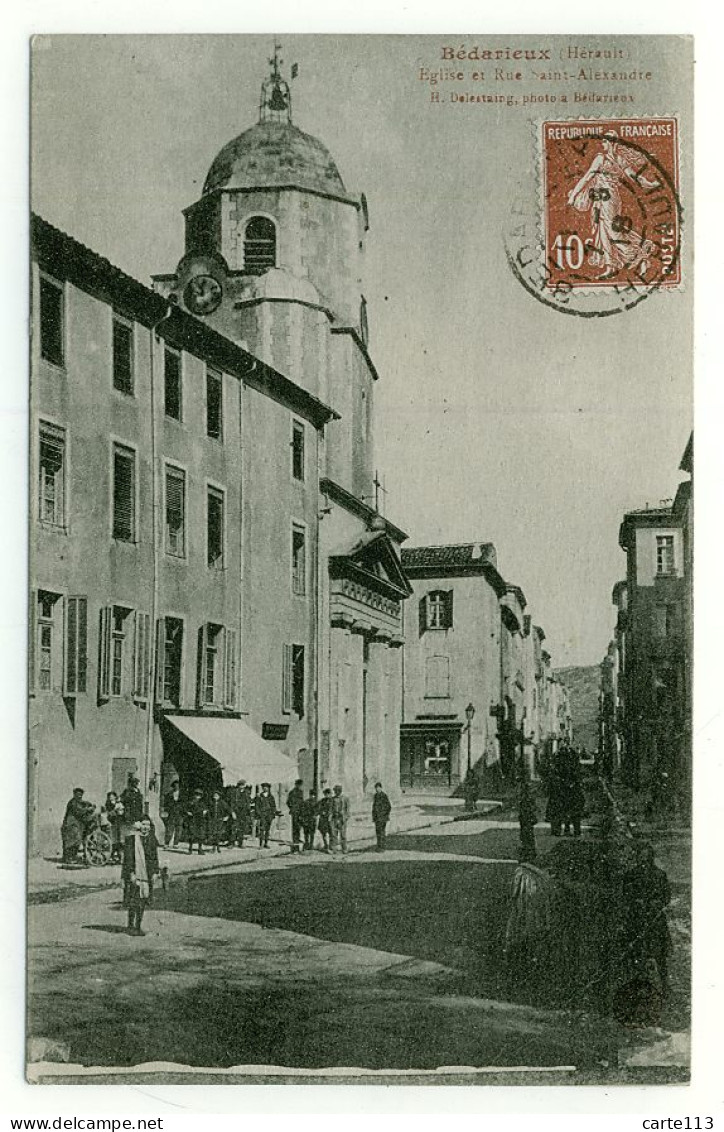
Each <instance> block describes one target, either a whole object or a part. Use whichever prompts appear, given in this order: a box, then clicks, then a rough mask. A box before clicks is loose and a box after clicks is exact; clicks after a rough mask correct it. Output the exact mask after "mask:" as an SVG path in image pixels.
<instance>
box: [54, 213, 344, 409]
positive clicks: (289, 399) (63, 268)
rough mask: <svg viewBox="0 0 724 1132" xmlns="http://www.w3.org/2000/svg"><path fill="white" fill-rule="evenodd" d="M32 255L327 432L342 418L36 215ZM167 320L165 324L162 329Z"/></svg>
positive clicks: (282, 375) (64, 276) (269, 367)
mask: <svg viewBox="0 0 724 1132" xmlns="http://www.w3.org/2000/svg"><path fill="white" fill-rule="evenodd" d="M31 243H32V255H33V257H34V258H35V259H36V261H37V263H38V266H39V267H41V268H42V269H43V270H48V271H49V272H50V273H51V274H55V275H59V276H61V277H62V278H63V279H64V280H66V281H67V282H69V283H72V284H73V285H74V286H76V287H78V288H79V289H80V290H82V291H85V292H87V293H88V294H91V295H94V296H97V297H100V298H103V299H105V300H106V301H107V302H109V303H110V304H111V305H113V306H115V307H117V308H118V309H119V310H121V311H122V312H123V313H125V314H127V315H128V316H129V317H132V318H133V319H134V321H136V322H139V323H141V324H142V325H144V326H146V327H147V328H148V329H154V328H155V333H156V334H157V335H158V336H159V337H160V338H163V339H166V340H168V341H169V342H171V343H172V344H173V345H174V346H177V347H178V348H180V349H186V350H187V351H188V352H189V353H192V354H195V355H196V356H197V357H199V358H200V360H202V361H210V362H212V364H215V365H218V366H219V368H221V369H223V370H224V372H225V373H230V374H232V375H233V376H234V377H237V378H239V379H240V380H242V381H244V382H245V383H246V384H247V385H249V386H250V387H251V388H253V389H256V390H258V391H259V392H261V393H264V394H265V395H266V396H268V397H270V398H272V399H273V400H275V401H277V402H280V403H282V404H286V405H288V406H290V407H291V408H293V409H294V411H295V412H297V413H300V415H302V416H304V417H306V419H307V420H309V421H310V422H311V423H312V424H314V425H315V427H316V428H322V427H323V426H324V425H325V424H327V423H328V422H329V421H331V420H338V419H339V414H338V413H336V412H335V410H334V409H332V408H330V406H329V405H325V404H324V402H322V401H320V400H319V399H318V398H317V397H314V396H313V395H312V394H311V393H308V392H307V390H306V389H303V388H302V387H301V386H300V385H297V384H296V383H295V382H293V381H292V380H291V379H290V378H288V377H285V376H284V374H282V373H279V372H278V370H275V369H272V367H271V366H269V365H267V363H266V362H263V361H261V359H259V358H256V357H255V356H254V355H253V354H250V353H249V352H248V350H244V349H243V348H242V347H241V346H238V345H237V344H236V343H235V342H232V340H231V339H230V338H227V337H226V336H225V335H224V334H220V333H219V331H218V330H214V329H213V328H212V327H210V326H207V325H206V323H204V322H201V320H200V319H198V318H195V317H194V316H193V315H191V314H188V313H187V312H186V311H183V310H181V309H180V308H179V307H178V306H172V305H171V304H170V303H169V300H168V299H167V298H165V297H164V296H162V295H159V294H157V292H156V291H153V290H151V288H150V287H147V286H146V285H145V284H144V283H140V282H139V281H138V280H137V279H134V278H133V276H131V275H127V274H126V273H125V272H124V271H122V270H121V269H120V268H119V267H116V266H115V264H112V263H111V262H110V261H109V260H107V259H105V258H104V257H103V256H101V255H99V254H98V253H97V252H94V251H93V250H92V249H91V248H88V247H86V245H85V244H81V243H80V242H79V241H78V240H76V239H74V238H73V236H69V235H68V234H67V233H66V232H62V231H61V230H60V229H59V228H55V227H54V226H53V225H52V224H49V223H48V221H47V220H44V219H43V218H42V217H41V216H38V215H37V214H35V213H33V214H32V216H31ZM161 320H163V323H162V324H161V325H158V324H159V323H161Z"/></svg>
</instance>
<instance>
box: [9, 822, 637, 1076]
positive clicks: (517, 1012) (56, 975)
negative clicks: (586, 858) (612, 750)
mask: <svg viewBox="0 0 724 1132" xmlns="http://www.w3.org/2000/svg"><path fill="white" fill-rule="evenodd" d="M546 836H547V835H545V834H543V835H542V837H543V838H545V837H546ZM516 844H517V830H516V828H515V826H513V825H510V826H505V825H503V826H501V825H500V823H497V824H491V823H490V822H481V821H472V822H464V823H463V822H461V823H456V825H455V826H450V825H446V826H443V825H441V826H438V827H435V828H433V829H430V830H427V831H424V832H423V831H419V830H418V831H415V832H413V833H410V834H406V835H399V836H396V837H394V838H392V839H391V840H390V851H389V852H388V853H386V854H380V855H378V854H376V853H374V852H358V853H350V854H349V855H348V856H347V857H346V858H329V857H327V856H325V855H323V854H321V853H320V854H317V853H315V854H311V855H309V856H305V855H299V856H294V857H291V856H290V857H286V858H275V859H271V860H268V861H258V862H254V863H250V864H246V865H241V866H239V867H238V869H237V868H235V869H228V868H226V869H223V870H219V871H218V872H217V873H213V872H212V873H205V874H203V875H199V876H197V877H187V878H183V879H179V881H178V882H177V883H176V884H172V886H171V888H170V889H169V891H168V893H166V894H160V895H159V898H158V902H157V905H156V907H155V908H154V909H153V910H151V911H149V912H148V913H147V917H146V922H145V923H144V927H146V929H147V935H146V937H145V938H143V939H133V938H131V937H129V936H127V935H126V934H125V932H124V925H125V915H124V912H123V909H122V908H121V907H120V904H119V902H118V898H117V894H114V893H109V892H95V893H91V894H88V895H86V896H83V897H81V898H79V899H77V900H72V901H69V902H66V903H64V904H62V905H43V906H38V907H35V908H32V909H31V927H30V938H31V939H35V940H38V939H44V940H46V941H47V942H46V943H42V944H36V945H35V946H34V947H33V948H32V951H31V977H30V999H29V1001H30V1016H31V1026H30V1029H31V1033H33V1034H35V1035H36V1036H39V1037H43V1038H50V1039H54V1040H57V1041H60V1042H62V1043H65V1044H66V1045H67V1046H68V1047H69V1057H70V1060H71V1061H72V1062H73V1063H78V1064H81V1065H86V1066H90V1065H96V1066H103V1065H128V1066H130V1065H136V1064H138V1063H141V1062H151V1061H163V1062H173V1063H178V1064H181V1065H184V1064H188V1065H195V1066H200V1065H206V1066H217V1067H228V1066H238V1065H257V1066H258V1065H265V1064H272V1065H275V1066H287V1067H291V1066H297V1067H302V1068H318V1067H324V1066H331V1065H334V1066H364V1067H367V1068H370V1069H380V1068H384V1067H386V1068H397V1069H421V1070H427V1069H434V1068H436V1067H438V1066H462V1065H464V1066H498V1067H505V1066H521V1065H522V1066H539V1067H546V1066H576V1067H577V1068H578V1069H579V1070H581V1071H585V1072H587V1073H589V1074H590V1073H591V1072H594V1073H595V1072H598V1073H601V1074H603V1075H604V1076H605V1073H606V1071H607V1069H608V1068H609V1067H613V1066H615V1065H616V1064H617V1058H618V1052H619V1050H620V1049H621V1048H622V1047H623V1046H626V1044H627V1041H628V1038H627V1036H626V1035H625V1034H624V1033H623V1031H622V1030H621V1029H620V1028H619V1027H617V1026H616V1025H615V1024H613V1023H609V1022H607V1021H605V1020H602V1019H600V1018H597V1017H595V1016H591V1015H586V1014H583V1013H581V1012H580V1011H579V1012H561V1011H555V1010H546V1009H533V1008H531V1007H529V1006H525V1005H520V1004H513V1003H511V1002H506V1001H504V999H505V993H506V992H505V986H504V979H503V971H502V962H501V958H502V941H503V934H504V929H505V922H506V918H507V912H508V893H509V888H510V881H511V877H512V872H513V869H514V864H513V863H512V862H513V861H514V858H515V851H516Z"/></svg>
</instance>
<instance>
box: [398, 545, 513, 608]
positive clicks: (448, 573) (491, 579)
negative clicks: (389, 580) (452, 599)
mask: <svg viewBox="0 0 724 1132" xmlns="http://www.w3.org/2000/svg"><path fill="white" fill-rule="evenodd" d="M409 549H410V550H418V549H424V548H420V547H412V546H411V547H409ZM402 568H403V570H404V571H405V573H406V574H407V576H408V578H420V579H422V578H479V577H481V576H482V577H484V578H485V579H486V581H487V582H488V583H489V584H490V586H491V587H492V588H493V590H494V591H495V595H496V597H499V598H500V597H502V596H503V595H504V593H505V580H504V578H503V577H502V575H501V574H499V573H498V570H497V568H496V567H495V566H493V564H492V562H487V561H486V560H485V559H484V558H481V559H477V560H476V561H474V562H467V563H459V564H456V565H450V566H444V565H440V566H408V565H407V563H406V562H403V564H402Z"/></svg>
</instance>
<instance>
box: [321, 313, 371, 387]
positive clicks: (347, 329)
mask: <svg viewBox="0 0 724 1132" xmlns="http://www.w3.org/2000/svg"><path fill="white" fill-rule="evenodd" d="M330 330H331V333H332V334H349V335H351V336H352V338H353V340H354V342H355V344H356V346H357V348H358V349H359V352H360V353H361V355H362V357H363V358H364V360H365V361H366V362H367V366H368V368H369V371H370V373H371V374H372V377H373V378H374V380H375V381H379V379H380V375H379V373H378V372H377V367H376V366H375V363H374V362H373V361H372V358H371V357H370V352H369V350H368V349H367V346H366V345H365V343H364V341H363V340H362V336H361V334H360V332H359V330H357V328H356V327H354V326H332V327H330Z"/></svg>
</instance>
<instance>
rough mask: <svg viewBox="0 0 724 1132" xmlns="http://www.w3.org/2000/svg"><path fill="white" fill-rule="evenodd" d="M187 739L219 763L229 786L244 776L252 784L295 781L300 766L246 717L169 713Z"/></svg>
mask: <svg viewBox="0 0 724 1132" xmlns="http://www.w3.org/2000/svg"><path fill="white" fill-rule="evenodd" d="M165 718H166V720H167V721H168V722H169V723H171V724H173V726H174V727H175V728H176V730H177V731H180V732H181V734H182V735H184V736H185V737H186V738H187V739H190V740H191V742H192V743H194V744H195V745H196V746H197V747H200V748H201V750H202V751H205V752H206V754H207V755H209V756H210V757H211V758H212V759H214V761H215V762H217V763H218V764H219V766H220V767H221V770H222V772H223V776H224V783H225V784H226V785H229V784H233V783H235V782H239V781H240V780H241V779H242V778H243V779H244V780H245V781H246V782H249V783H257V784H258V783H260V782H271V784H272V785H273V786H275V785H277V784H278V783H280V782H283V783H287V782H294V780H295V778H297V777H298V774H299V772H298V769H297V765H296V763H294V762H293V761H292V760H291V759H290V758H287V756H286V755H284V754H282V752H281V751H280V750H279V748H278V747H276V746H275V745H274V744H273V743H272V742H270V741H269V740H268V739H261V738H260V737H259V736H258V735H257V733H256V731H253V730H252V728H251V727H249V724H248V723H245V722H244V720H243V719H221V718H213V717H209V716H199V715H167V716H166V717H165Z"/></svg>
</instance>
